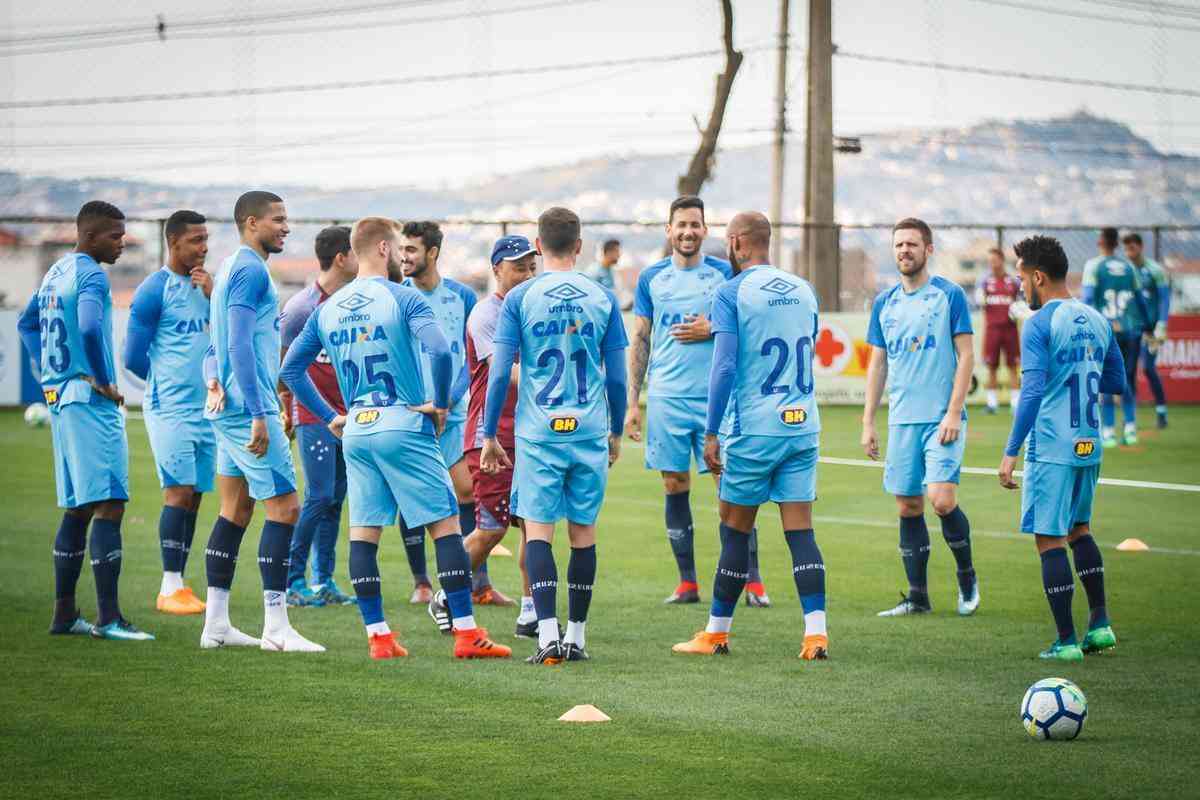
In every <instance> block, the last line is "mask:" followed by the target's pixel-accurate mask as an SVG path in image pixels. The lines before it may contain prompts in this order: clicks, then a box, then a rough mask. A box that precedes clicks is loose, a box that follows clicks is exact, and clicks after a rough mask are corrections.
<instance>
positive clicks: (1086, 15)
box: [972, 0, 1200, 31]
mask: <svg viewBox="0 0 1200 800" xmlns="http://www.w3.org/2000/svg"><path fill="white" fill-rule="evenodd" d="M972 2H975V3H984V4H986V5H989V6H1005V7H1007V8H1016V9H1020V10H1023V11H1036V12H1037V13H1039V14H1053V15H1055V16H1060V17H1072V18H1074V19H1094V20H1100V21H1102V22H1119V23H1121V24H1122V25H1134V26H1137V27H1141V28H1158V27H1161V25H1160V23H1157V22H1150V21H1148V20H1144V19H1133V18H1131V17H1114V16H1112V15H1110V14H1097V13H1094V12H1090V11H1072V10H1069V9H1065V8H1050V7H1047V6H1039V5H1035V4H1033V3H1020V2H1016V0H972ZM1171 30H1173V31H1200V26H1196V25H1185V24H1183V23H1171Z"/></svg>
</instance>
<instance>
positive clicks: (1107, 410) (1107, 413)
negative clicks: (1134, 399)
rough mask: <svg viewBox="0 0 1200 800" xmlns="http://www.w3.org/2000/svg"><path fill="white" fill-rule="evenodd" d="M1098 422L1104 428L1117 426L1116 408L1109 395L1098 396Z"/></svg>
mask: <svg viewBox="0 0 1200 800" xmlns="http://www.w3.org/2000/svg"><path fill="white" fill-rule="evenodd" d="M1100 420H1101V422H1102V423H1103V424H1104V427H1106V428H1114V427H1116V425H1117V407H1116V405H1115V404H1114V403H1113V396H1112V395H1111V394H1105V395H1101V396H1100Z"/></svg>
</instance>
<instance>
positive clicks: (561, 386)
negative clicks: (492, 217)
mask: <svg viewBox="0 0 1200 800" xmlns="http://www.w3.org/2000/svg"><path fill="white" fill-rule="evenodd" d="M495 341H496V342H504V343H506V344H509V345H512V346H513V347H515V348H517V349H518V352H519V355H520V360H521V381H520V384H519V387H518V391H517V420H516V434H517V436H519V437H522V438H525V439H532V440H534V441H543V442H561V441H571V440H584V439H597V438H603V437H605V436H607V435H608V431H609V418H608V401H607V396H606V394H605V387H604V368H603V364H604V353H606V352H608V351H610V350H620V349H622V348H624V347H625V346H627V345H628V343H629V342H628V339H626V337H625V323H624V322H623V321H622V319H621V308H620V305H619V304H618V303H617V298H616V296H615V295H614V294H613V293H612V292H611V291H609V290H608V289H606V288H604V287H603V286H601V285H599V284H598V283H596V282H595V281H593V280H592V279H591V278H588V277H587V276H585V275H583V274H582V273H579V272H574V271H572V272H544V273H542V274H541V275H538V276H537V277H536V278H532V279H530V280H527V281H525V282H524V283H522V284H521V285H519V286H517V287H516V288H515V289H513V290H512V291H511V292H509V293H508V295H507V296H505V298H504V306H503V307H502V308H501V310H500V321H499V323H498V324H497V326H496V336H495Z"/></svg>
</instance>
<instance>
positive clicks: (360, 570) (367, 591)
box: [350, 539, 383, 626]
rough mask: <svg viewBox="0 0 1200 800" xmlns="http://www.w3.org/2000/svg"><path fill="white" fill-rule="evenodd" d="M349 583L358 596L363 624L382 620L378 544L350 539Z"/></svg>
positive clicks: (376, 622)
mask: <svg viewBox="0 0 1200 800" xmlns="http://www.w3.org/2000/svg"><path fill="white" fill-rule="evenodd" d="M350 585H351V586H352V587H354V595H355V596H356V597H357V598H358V610H359V611H360V612H361V613H362V618H363V624H364V625H367V626H370V625H377V624H379V623H381V622H383V593H382V586H381V582H380V580H379V545H378V544H375V543H373V542H361V541H357V540H354V539H351V540H350Z"/></svg>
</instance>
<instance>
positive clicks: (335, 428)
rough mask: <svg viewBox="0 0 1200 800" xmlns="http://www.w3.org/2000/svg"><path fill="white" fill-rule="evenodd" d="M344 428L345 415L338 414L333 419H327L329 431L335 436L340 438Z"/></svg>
mask: <svg viewBox="0 0 1200 800" xmlns="http://www.w3.org/2000/svg"><path fill="white" fill-rule="evenodd" d="M345 429H346V415H345V414H338V415H337V416H336V417H334V418H333V419H331V420H329V432H330V433H332V434H333V435H334V436H336V437H337V438H339V439H340V438H342V432H343V431H344V430H345Z"/></svg>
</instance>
